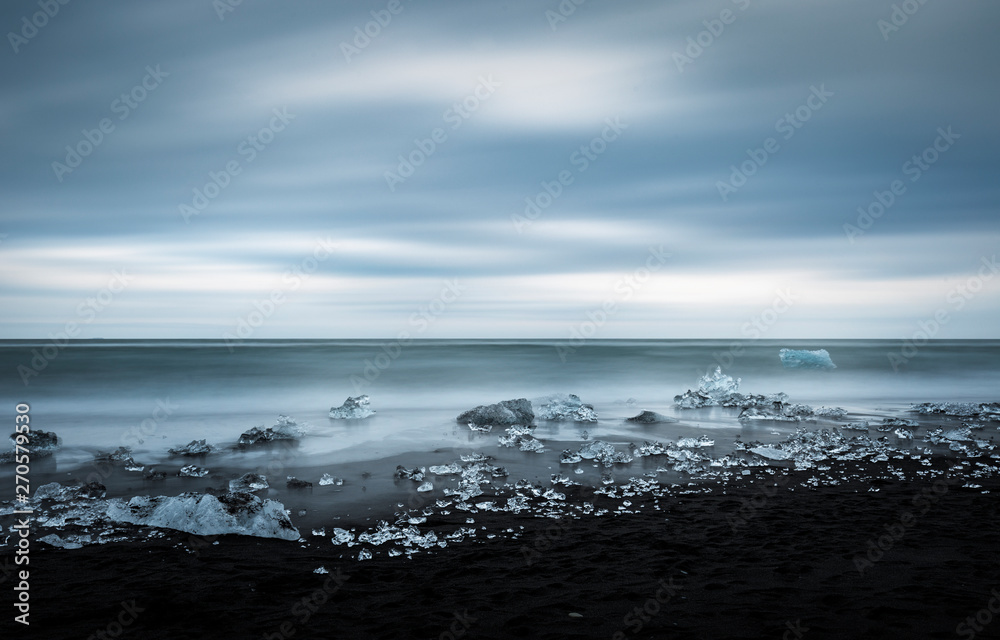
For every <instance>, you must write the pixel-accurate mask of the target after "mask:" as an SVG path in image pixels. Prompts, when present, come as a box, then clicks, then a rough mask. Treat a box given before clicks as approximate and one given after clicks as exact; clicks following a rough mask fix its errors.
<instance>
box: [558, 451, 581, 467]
mask: <svg viewBox="0 0 1000 640" xmlns="http://www.w3.org/2000/svg"><path fill="white" fill-rule="evenodd" d="M581 460H583V457H581V456H580V454H579V453H576V452H575V451H570V450H569V449H563V452H562V454H561V455H560V456H559V464H576V463H577V462H580V461H581Z"/></svg>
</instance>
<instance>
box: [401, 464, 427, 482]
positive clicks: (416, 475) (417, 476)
mask: <svg viewBox="0 0 1000 640" xmlns="http://www.w3.org/2000/svg"><path fill="white" fill-rule="evenodd" d="M425 473H427V469H426V468H424V467H413V468H412V469H407V468H406V467H404V466H403V465H401V464H399V465H396V471H395V473H393V477H394V478H396V479H397V480H400V479H402V480H413V481H414V482H423V480H424V474H425Z"/></svg>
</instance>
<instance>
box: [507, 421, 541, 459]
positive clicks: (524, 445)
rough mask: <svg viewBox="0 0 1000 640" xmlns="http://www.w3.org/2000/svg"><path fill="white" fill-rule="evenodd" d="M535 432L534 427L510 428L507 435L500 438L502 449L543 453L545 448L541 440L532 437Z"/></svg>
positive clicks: (518, 426) (515, 426)
mask: <svg viewBox="0 0 1000 640" xmlns="http://www.w3.org/2000/svg"><path fill="white" fill-rule="evenodd" d="M534 430H535V428H534V427H530V426H522V425H514V426H512V427H508V428H507V430H506V433H507V435H503V436H500V438H499V439H498V441H499V443H500V446H501V447H514V448H517V449H520V450H521V451H532V452H534V453H541V452H542V451H543V450H544V448H545V446H544V445H543V444H542V441H541V440H538V439H536V438H535V437H534V436H532V435H531V434H532V433H533V432H534Z"/></svg>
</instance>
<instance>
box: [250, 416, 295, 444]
mask: <svg viewBox="0 0 1000 640" xmlns="http://www.w3.org/2000/svg"><path fill="white" fill-rule="evenodd" d="M304 432H305V430H304V429H303V428H302V427H300V426H299V425H298V423H296V422H295V420H293V419H292V418H289V417H288V416H278V421H277V422H276V423H275V425H274V426H273V427H267V428H266V429H265V428H264V427H254V428H252V429H250V430H249V431H245V432H243V434H242V435H240V439H239V442H238V443H237V444H238V445H239V446H241V447H246V446H252V445H258V444H265V443H268V442H274V441H276V440H297V439H298V438H300V437H301V436H302V435H303V433H304Z"/></svg>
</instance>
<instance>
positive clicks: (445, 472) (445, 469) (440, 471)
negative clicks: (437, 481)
mask: <svg viewBox="0 0 1000 640" xmlns="http://www.w3.org/2000/svg"><path fill="white" fill-rule="evenodd" d="M429 470H430V472H431V473H433V474H434V475H436V476H452V475H456V474H459V473H462V467H460V466H458V463H457V462H452V463H451V464H439V465H434V466H431V467H430V469H429Z"/></svg>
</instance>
